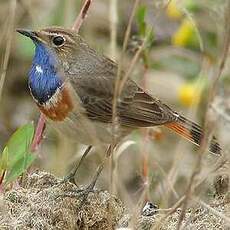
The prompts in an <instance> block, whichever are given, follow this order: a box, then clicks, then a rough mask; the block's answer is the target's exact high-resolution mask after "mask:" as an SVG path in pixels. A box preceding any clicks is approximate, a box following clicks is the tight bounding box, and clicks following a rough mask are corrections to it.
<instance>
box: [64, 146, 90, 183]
mask: <svg viewBox="0 0 230 230" xmlns="http://www.w3.org/2000/svg"><path fill="white" fill-rule="evenodd" d="M91 149H92V145H90V146H88V147H87V149H86V150H85V152H84V153H83V155H82V157H81V159H80V161H79V162H78V163H77V164H76V165H75V167H74V168H73V170H72V171H71V172H70V173H69V175H67V176H66V177H65V178H64V180H63V182H66V181H70V182H71V183H73V184H75V185H76V182H75V179H74V178H75V175H76V173H77V170H78V169H79V167H80V166H81V164H82V162H83V160H84V159H85V158H86V156H87V155H88V153H89V152H90V150H91Z"/></svg>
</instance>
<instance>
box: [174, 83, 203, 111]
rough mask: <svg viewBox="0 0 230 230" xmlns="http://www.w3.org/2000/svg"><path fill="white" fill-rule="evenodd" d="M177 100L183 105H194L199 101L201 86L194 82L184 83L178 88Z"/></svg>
mask: <svg viewBox="0 0 230 230" xmlns="http://www.w3.org/2000/svg"><path fill="white" fill-rule="evenodd" d="M178 94H179V95H178V96H179V100H180V102H181V104H182V105H184V106H188V107H189V106H196V105H197V104H198V103H199V101H200V96H201V87H199V86H198V85H197V84H194V83H186V84H184V85H182V86H181V87H180V88H179V92H178Z"/></svg>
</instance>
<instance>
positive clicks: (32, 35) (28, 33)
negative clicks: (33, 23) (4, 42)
mask: <svg viewBox="0 0 230 230" xmlns="http://www.w3.org/2000/svg"><path fill="white" fill-rule="evenodd" d="M16 31H17V32H18V33H20V34H22V35H24V36H26V37H29V38H31V39H32V40H34V39H36V38H37V35H36V33H35V32H34V31H32V30H24V29H16Z"/></svg>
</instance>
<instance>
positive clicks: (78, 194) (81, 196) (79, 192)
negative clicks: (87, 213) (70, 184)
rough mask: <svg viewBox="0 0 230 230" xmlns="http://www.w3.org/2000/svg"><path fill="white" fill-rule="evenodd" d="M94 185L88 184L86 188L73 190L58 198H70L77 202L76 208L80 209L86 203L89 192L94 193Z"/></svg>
mask: <svg viewBox="0 0 230 230" xmlns="http://www.w3.org/2000/svg"><path fill="white" fill-rule="evenodd" d="M94 185H95V183H90V184H89V185H88V186H87V187H81V188H73V190H72V191H67V192H66V193H64V194H62V195H60V196H59V198H60V197H62V198H66V197H70V198H75V199H78V200H79V205H78V208H79V209H81V208H82V206H83V205H84V204H85V203H86V201H87V198H88V196H89V194H90V193H91V192H94Z"/></svg>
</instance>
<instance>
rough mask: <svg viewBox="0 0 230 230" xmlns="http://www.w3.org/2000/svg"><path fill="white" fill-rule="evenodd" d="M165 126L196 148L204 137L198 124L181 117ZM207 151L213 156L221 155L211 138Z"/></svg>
mask: <svg viewBox="0 0 230 230" xmlns="http://www.w3.org/2000/svg"><path fill="white" fill-rule="evenodd" d="M165 126H166V127H168V128H169V129H171V130H173V131H174V132H176V133H177V134H179V135H180V136H182V137H184V138H185V139H187V140H189V141H191V142H192V143H194V144H195V145H198V146H199V145H200V143H201V140H202V138H203V136H204V132H203V131H202V128H201V127H200V126H199V125H198V124H196V123H194V122H192V121H190V120H188V119H187V118H185V117H183V116H179V117H178V121H176V122H172V123H168V124H165ZM209 151H210V152H211V153H214V154H221V147H220V145H219V143H218V142H217V139H216V138H215V137H213V138H212V141H211V144H210V147H209Z"/></svg>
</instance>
